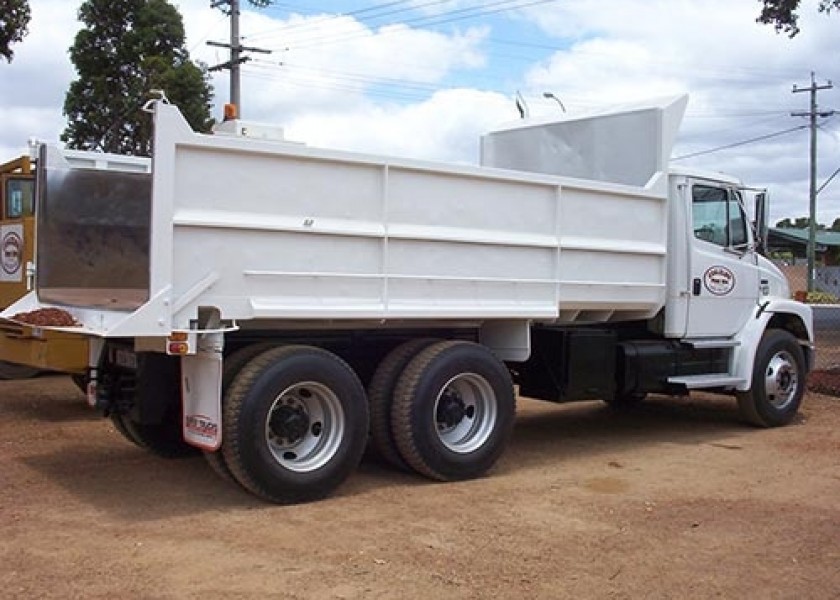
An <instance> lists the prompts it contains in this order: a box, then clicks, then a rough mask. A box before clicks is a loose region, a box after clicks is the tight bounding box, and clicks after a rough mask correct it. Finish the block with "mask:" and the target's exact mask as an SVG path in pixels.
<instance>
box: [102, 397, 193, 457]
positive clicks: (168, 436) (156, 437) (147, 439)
mask: <svg viewBox="0 0 840 600" xmlns="http://www.w3.org/2000/svg"><path fill="white" fill-rule="evenodd" d="M114 416H115V415H112V421H113V420H114ZM119 417H120V419H121V420H122V427H123V429H124V430H125V432H126V433H127V434H128V435H127V436H126V437H127V438H128V439H129V440H131V441H133V442H134V443H135V444H137V445H138V446H140V447H141V448H144V449H145V450H147V451H149V452H151V453H152V454H154V455H156V456H159V457H160V458H188V457H190V456H197V455H198V454H199V453H200V452H201V450H199V449H198V448H196V447H195V446H191V445H190V444H188V443H187V442H185V441H184V436H183V427H182V425H181V407H180V406H179V405H178V406H175V407H174V409H170V410H167V412H166V414H165V415H164V418H163V420H162V421H161V422H160V423H138V422H136V421H134V420H132V419H131V417H129V416H128V415H120V416H119ZM114 426H115V427H117V430H118V431H120V433H123V431H122V430H120V428H119V426H118V425H116V421H114ZM124 435H125V434H124Z"/></svg>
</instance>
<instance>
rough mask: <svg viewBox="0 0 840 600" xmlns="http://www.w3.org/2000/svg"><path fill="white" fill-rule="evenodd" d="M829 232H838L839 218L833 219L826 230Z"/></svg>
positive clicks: (839, 227) (839, 229) (839, 226)
mask: <svg viewBox="0 0 840 600" xmlns="http://www.w3.org/2000/svg"><path fill="white" fill-rule="evenodd" d="M828 230H829V231H840V217H837V218H836V219H834V223H832V224H831V227H829V228H828Z"/></svg>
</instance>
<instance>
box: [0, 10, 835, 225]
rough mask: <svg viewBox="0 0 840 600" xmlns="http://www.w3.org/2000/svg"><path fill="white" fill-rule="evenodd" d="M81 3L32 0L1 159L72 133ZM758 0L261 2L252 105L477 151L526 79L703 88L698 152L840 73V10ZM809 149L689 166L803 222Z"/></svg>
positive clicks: (198, 24)
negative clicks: (755, 191) (768, 189)
mask: <svg viewBox="0 0 840 600" xmlns="http://www.w3.org/2000/svg"><path fill="white" fill-rule="evenodd" d="M78 4H79V3H78V2H66V1H60V0H34V2H33V3H32V8H33V21H32V24H31V27H30V35H29V36H28V37H27V38H26V39H25V41H24V42H23V43H22V44H19V45H18V46H17V47H16V57H15V61H14V62H13V63H12V64H11V65H0V115H1V116H2V118H3V119H4V127H3V128H2V130H0V152H2V154H0V159H2V160H5V159H6V158H8V157H10V156H12V155H14V154H15V153H17V152H18V151H19V149H22V148H25V146H26V140H27V138H29V137H30V136H33V135H34V136H37V137H39V138H41V139H45V140H48V141H55V140H57V139H58V136H59V134H60V132H61V130H62V129H63V127H64V123H65V121H64V118H63V116H62V114H61V106H62V103H63V100H64V93H65V91H66V89H67V86H68V85H69V83H70V81H71V80H72V79H73V77H74V71H73V68H72V65H71V64H70V62H69V59H68V57H67V48H68V47H69V46H70V44H71V43H72V39H73V36H74V35H75V33H76V31H77V30H78V28H79V24H78V23H77V22H76V21H75V12H76V10H77V7H78ZM177 4H178V6H179V8H180V10H181V11H182V14H183V15H184V21H185V26H186V29H187V36H188V42H187V46H188V48H189V49H190V51H191V53H192V55H193V56H194V57H196V58H198V59H201V60H203V61H205V62H206V63H208V64H215V63H219V62H224V61H225V60H227V52H226V50H224V49H218V48H216V49H214V48H210V47H208V46H207V45H206V43H205V42H206V41H207V40H217V41H221V42H224V41H226V40H227V39H228V36H229V28H228V27H229V25H228V22H227V19H226V18H225V17H224V15H222V14H221V12H220V11H218V10H211V9H210V8H209V6H208V4H209V3H208V2H207V1H206V0H180V2H178V3H177ZM415 5H416V8H421V9H422V10H423V11H424V13H423V14H426V15H440V16H443V17H445V16H446V14H447V13H448V12H449V13H450V14H451V11H452V10H459V9H462V8H465V7H482V8H483V7H489V6H490V5H489V4H487V3H481V2H476V1H473V0H459V1H457V2H455V1H450V2H447V3H443V2H440V3H437V4H434V3H429V2H428V1H426V0H423V1H420V0H418V2H416V3H415ZM758 9H759V5H758V3H757V2H743V3H732V2H729V1H727V0H705V1H703V2H699V1H697V0H693V1H689V0H651V1H646V2H641V1H640V0H605V1H604V2H601V3H599V4H598V5H596V6H593V4H592V2H587V1H584V0H564V1H563V2H549V3H543V4H539V5H535V6H532V7H531V8H527V9H525V10H520V11H516V12H511V13H506V14H502V15H498V16H499V17H503V18H507V19H509V20H505V21H499V20H495V21H494V20H475V21H471V20H463V21H457V22H453V23H451V25H452V26H456V28H455V29H453V30H451V31H449V32H448V33H441V32H440V31H431V30H422V29H417V28H415V27H412V26H411V22H410V21H409V22H408V24H407V25H406V24H400V22H399V20H400V18H401V17H405V18H408V17H409V15H403V14H394V15H392V16H391V17H388V18H380V19H365V18H363V16H362V15H359V16H358V17H357V18H354V17H353V16H341V17H335V16H334V15H329V14H326V13H323V14H320V15H308V16H303V15H290V16H287V17H285V20H278V19H276V18H272V17H276V16H277V15H278V14H281V12H280V11H279V10H277V9H276V8H275V9H273V10H268V11H255V10H246V11H245V12H244V14H243V18H242V28H241V29H242V33H243V34H244V35H245V36H246V38H245V41H244V43H245V44H246V45H252V46H257V47H263V48H271V49H272V50H274V53H273V54H271V55H259V54H254V55H253V58H254V60H253V61H252V62H250V63H248V64H246V65H245V66H244V67H243V103H244V107H243V108H244V115H245V117H246V118H248V119H253V120H256V121H262V122H274V123H279V124H281V125H284V126H285V127H286V130H287V132H288V133H289V135H290V136H292V137H297V138H299V139H302V140H304V141H307V142H309V143H312V144H317V145H325V146H337V147H342V148H352V149H358V150H363V151H369V152H376V153H383V154H400V155H407V156H416V157H423V158H433V159H439V160H447V161H475V160H477V154H478V153H477V142H478V135H479V133H481V132H482V131H484V130H486V129H488V128H490V127H492V126H493V125H495V124H497V123H498V122H500V121H507V120H510V119H511V118H513V117H514V116H515V112H514V108H513V104H512V102H511V100H510V96H512V94H513V92H514V91H515V90H516V89H521V90H522V92H523V93H524V94H525V96H526V97H527V99H528V102H529V105H530V107H531V111H532V114H535V115H539V114H543V115H548V114H554V113H556V111H558V106H557V105H556V103H554V102H553V101H551V100H546V99H544V98H542V93H543V92H544V91H551V92H553V93H555V94H556V95H557V96H558V97H559V98H561V99H562V100H563V102H564V103H565V105H566V106H567V108H568V109H569V111H570V112H574V111H580V110H586V109H589V108H592V107H593V106H596V105H604V104H609V103H613V102H617V101H618V102H621V101H627V100H630V99H639V98H643V97H649V96H659V95H663V94H672V93H677V92H683V91H687V92H690V93H691V103H690V105H689V109H688V115H687V118H686V121H685V123H684V126H683V129H682V132H681V136H680V139H679V143H678V147H677V150H676V151H677V153H678V154H687V153H692V152H697V151H700V150H705V149H708V148H713V147H718V146H723V145H726V144H731V143H733V142H737V141H740V140H745V139H749V138H752V137H758V136H760V135H764V134H768V133H772V132H775V131H779V130H782V129H786V128H789V127H793V126H796V125H798V124H802V123H803V121H802V120H799V119H794V118H792V117H790V116H789V112H790V111H791V110H803V109H806V108H807V100H808V99H807V95H806V94H796V95H793V94H791V93H790V90H791V85H792V84H793V83H798V84H800V85H803V84H807V83H808V76H809V72H810V71H811V70H815V71H816V72H817V75H818V77H819V79H820V81H823V80H825V79H834V80H836V81H840V66H838V63H837V62H836V56H837V53H838V50H840V42H839V41H838V38H837V36H836V34H835V29H836V27H837V19H838V18H840V17H838V16H837V15H835V14H832V15H829V16H826V15H822V14H818V13H817V10H816V0H806V1H805V2H803V6H802V8H801V25H802V33H801V34H800V35H799V36H798V37H797V38H795V39H793V40H790V39H788V38H786V37H785V36H783V35H781V36H780V35H776V34H775V33H774V31H773V29H772V27H767V26H760V25H757V24H756V23H755V17H756V15H757V13H758ZM383 11H384V9H383ZM380 12H382V11H380ZM365 14H366V15H368V16H369V15H370V13H365ZM458 14H463V13H458ZM416 16H417V13H414V15H413V17H416ZM362 21H364V22H362ZM528 22H531V23H533V24H534V25H531V27H532V30H531V31H534V30H538V31H542V32H547V33H548V34H549V35H550V36H551V37H550V38H548V39H546V38H540V39H539V40H534V39H532V38H533V37H534V36H530V37H528V36H527V34H523V36H522V37H520V38H519V39H520V40H521V41H523V42H525V43H530V42H533V41H539V43H541V44H548V45H554V46H556V48H557V50H556V51H554V52H550V51H546V52H543V53H542V54H543V56H542V57H541V58H538V54H539V51H537V50H535V49H534V48H533V47H528V46H523V47H522V48H521V49H518V48H516V47H515V46H510V45H508V46H505V47H504V48H503V49H501V48H500V47H499V46H498V45H494V44H491V43H489V42H490V40H492V39H493V38H506V39H510V38H515V37H516V36H515V34H514V33H512V32H513V31H519V30H517V29H516V28H518V27H522V28H523V29H521V31H528V29H527V28H528V25H527V24H526V23H528ZM365 23H369V24H370V25H368V24H365ZM387 23H391V24H390V25H389V24H387ZM500 23H502V24H503V25H502V26H500ZM476 24H477V25H476ZM286 48H288V50H286ZM505 53H507V54H508V55H509V56H508V57H504V56H503V55H504V54H505ZM526 56H532V57H535V58H532V59H531V60H527V59H524V58H523V57H526ZM505 61H507V62H505ZM280 63H282V65H281V64H280ZM479 78H480V80H481V83H482V87H484V88H485V89H489V90H498V91H497V92H492V91H478V90H475V89H469V88H470V85H474V84H475V82H477V81H478V80H479ZM213 82H214V85H215V89H216V103H217V108H216V109H215V114H216V115H219V114H220V112H221V111H220V109H219V108H218V106H220V105H221V103H223V102H224V101H226V100H227V97H228V78H227V73H225V72H222V73H217V74H215V75H214V77H213ZM465 82H469V83H465ZM838 94H840V90H833V91H831V92H823V93H821V94H820V103H821V104H822V105H823V106H826V107H829V108H840V96H838ZM836 119H840V116H838V117H836ZM832 127H833V128H834V129H833V130H832V129H831V128H832ZM828 128H829V132H827V133H821V134H820V138H819V144H820V165H821V166H820V182H822V181H824V180H825V178H827V177H828V175H830V174H831V172H832V171H833V170H834V169H836V168H837V167H838V166H840V164H835V163H838V162H840V161H838V160H837V157H838V156H840V136H839V135H838V133H837V129H836V125H833V124H829V125H828ZM807 146H808V144H807V134H806V133H805V132H797V133H793V134H789V135H787V136H782V137H778V138H773V139H769V140H767V141H765V142H762V143H756V144H750V145H746V146H741V147H739V148H736V149H732V150H726V151H721V152H717V153H713V154H708V155H704V156H700V157H697V158H695V159H691V160H690V161H685V162H686V163H687V164H694V165H698V166H701V167H704V168H711V169H716V170H724V171H727V172H731V173H734V174H737V175H739V176H741V177H743V178H744V179H745V180H746V181H748V182H749V183H754V184H762V185H765V184H767V185H771V186H772V188H773V195H774V199H775V200H774V208H773V213H772V217H773V218H774V219H775V218H782V217H784V216H800V215H803V214H805V212H806V211H807V190H808V185H807V172H808V171H807ZM837 215H840V180H838V181H837V182H835V183H833V184H832V185H830V186H829V187H828V188H826V191H825V192H824V193H823V195H822V196H821V198H820V217H821V219H822V220H823V221H826V222H830V221H832V220H833V219H834V217H835V216H837Z"/></svg>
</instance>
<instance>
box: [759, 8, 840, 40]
mask: <svg viewBox="0 0 840 600" xmlns="http://www.w3.org/2000/svg"><path fill="white" fill-rule="evenodd" d="M761 2H762V4H763V6H762V9H761V15H760V16H759V17H758V22H759V23H765V24H771V25H773V26H774V27H775V28H776V31H784V32H785V33H787V34H788V35H789V36H790V37H793V36H795V35H796V34H798V33H799V4H800V2H801V0H761ZM819 8H820V12H825V13H828V12H831V11H832V10H840V0H820V5H819Z"/></svg>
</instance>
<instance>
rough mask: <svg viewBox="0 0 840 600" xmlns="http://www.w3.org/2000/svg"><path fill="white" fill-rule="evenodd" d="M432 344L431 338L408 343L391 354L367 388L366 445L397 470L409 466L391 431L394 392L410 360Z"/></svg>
mask: <svg viewBox="0 0 840 600" xmlns="http://www.w3.org/2000/svg"><path fill="white" fill-rule="evenodd" d="M435 341H436V340H435V339H433V338H423V339H418V340H410V341H408V342H405V343H403V344H400V345H399V346H397V347H396V348H394V349H393V350H391V351H390V352H389V353H388V354H387V355H386V356H385V358H384V359H382V362H381V363H379V366H378V367H377V368H376V372H374V374H373V378H372V379H371V380H370V385H369V386H368V404H369V406H370V444H371V446H372V448H373V449H374V451H375V452H376V453H377V454H378V455H379V456H381V457H382V458H383V459H384V460H385V461H386V462H388V463H390V464H391V465H393V466H395V467H397V468H399V469H403V470H409V466H408V465H407V464H406V463H405V461H404V460H403V458H402V456H400V451H399V449H398V448H397V443H396V441H394V434H393V431H392V429H391V407H392V406H393V404H394V391H395V389H396V387H397V381H398V380H399V377H400V375H401V374H402V372H403V370H405V367H406V366H407V365H408V363H409V362H411V359H413V358H414V357H415V356H417V355H418V354H419V353H420V352H421V351H422V350H424V349H426V348H428V347H429V346H430V345H432V344H434V343H435Z"/></svg>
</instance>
